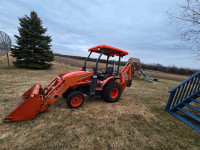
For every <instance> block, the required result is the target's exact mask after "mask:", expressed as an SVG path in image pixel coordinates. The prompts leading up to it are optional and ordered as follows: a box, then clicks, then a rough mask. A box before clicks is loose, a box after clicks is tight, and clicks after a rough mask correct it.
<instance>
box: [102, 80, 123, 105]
mask: <svg viewBox="0 0 200 150" xmlns="http://www.w3.org/2000/svg"><path fill="white" fill-rule="evenodd" d="M121 93H122V88H121V86H120V84H119V83H117V82H110V83H108V84H107V85H106V86H105V88H104V90H103V93H102V94H103V95H102V96H103V98H104V100H105V101H107V102H109V103H114V102H117V101H118V100H119V98H120V96H121Z"/></svg>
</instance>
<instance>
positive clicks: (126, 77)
mask: <svg viewBox="0 0 200 150" xmlns="http://www.w3.org/2000/svg"><path fill="white" fill-rule="evenodd" d="M132 67H133V59H132V58H129V60H128V62H127V64H126V65H125V66H124V68H123V69H122V70H121V72H120V74H119V76H120V85H121V86H122V91H123V90H124V89H125V88H126V86H128V87H129V86H131V81H132V78H131V77H132V71H133V68H132Z"/></svg>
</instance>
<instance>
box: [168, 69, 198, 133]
mask: <svg viewBox="0 0 200 150" xmlns="http://www.w3.org/2000/svg"><path fill="white" fill-rule="evenodd" d="M169 93H170V96H169V100H168V103H167V105H166V108H165V111H167V112H169V113H170V114H171V115H173V116H174V117H176V118H178V119H179V120H181V121H183V122H184V123H185V124H187V125H188V126H190V127H192V128H193V129H195V130H197V131H198V132H200V71H199V72H197V73H195V74H194V75H192V76H191V77H189V78H188V79H186V80H185V81H183V82H182V83H180V84H179V85H177V86H176V87H174V88H173V89H171V90H170V91H169Z"/></svg>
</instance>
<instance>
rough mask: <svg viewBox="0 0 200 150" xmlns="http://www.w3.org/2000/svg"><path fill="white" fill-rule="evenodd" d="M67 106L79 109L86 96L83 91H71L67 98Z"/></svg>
mask: <svg viewBox="0 0 200 150" xmlns="http://www.w3.org/2000/svg"><path fill="white" fill-rule="evenodd" d="M66 102H67V105H68V106H69V107H70V108H78V107H80V106H81V105H82V104H83V102H84V96H83V93H82V92H81V91H71V92H70V93H69V94H68V95H67V97H66Z"/></svg>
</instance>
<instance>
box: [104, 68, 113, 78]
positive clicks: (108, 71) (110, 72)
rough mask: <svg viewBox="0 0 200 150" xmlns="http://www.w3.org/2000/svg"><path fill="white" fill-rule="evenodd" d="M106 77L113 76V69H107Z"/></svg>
mask: <svg viewBox="0 0 200 150" xmlns="http://www.w3.org/2000/svg"><path fill="white" fill-rule="evenodd" d="M105 74H106V75H109V76H112V74H113V67H107V69H106V71H105Z"/></svg>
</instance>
